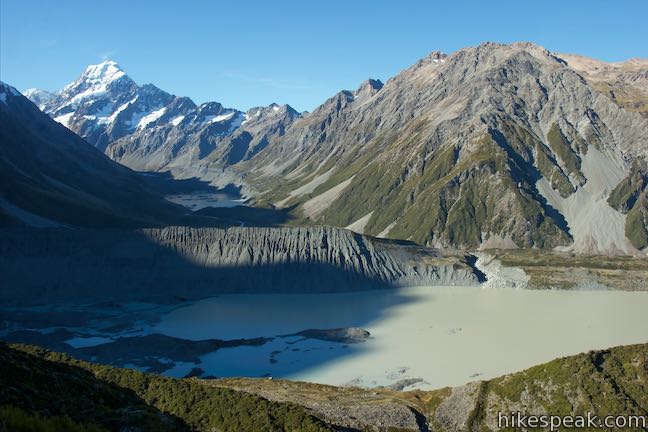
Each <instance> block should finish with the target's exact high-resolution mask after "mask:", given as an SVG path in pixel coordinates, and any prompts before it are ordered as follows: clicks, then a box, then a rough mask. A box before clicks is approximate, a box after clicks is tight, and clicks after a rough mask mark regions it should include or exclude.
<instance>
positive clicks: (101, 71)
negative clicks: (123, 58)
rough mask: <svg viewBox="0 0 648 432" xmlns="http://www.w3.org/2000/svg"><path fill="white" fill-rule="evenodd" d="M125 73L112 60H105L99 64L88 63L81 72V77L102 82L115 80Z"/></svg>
mask: <svg viewBox="0 0 648 432" xmlns="http://www.w3.org/2000/svg"><path fill="white" fill-rule="evenodd" d="M124 75H126V72H124V70H123V69H122V68H121V67H120V66H119V65H118V64H117V62H115V61H112V60H106V61H104V62H101V63H99V64H95V65H89V66H88V67H87V68H86V70H85V71H84V72H83V74H82V77H84V78H87V79H92V80H97V81H102V82H111V81H115V80H116V79H119V78H121V77H123V76H124Z"/></svg>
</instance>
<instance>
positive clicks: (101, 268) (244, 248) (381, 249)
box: [0, 227, 477, 303]
mask: <svg viewBox="0 0 648 432" xmlns="http://www.w3.org/2000/svg"><path fill="white" fill-rule="evenodd" d="M0 256H2V260H1V262H0V271H1V272H2V274H3V275H4V276H3V279H4V280H5V281H6V282H7V283H3V284H2V288H1V289H0V297H1V298H2V299H3V301H12V302H18V303H20V302H25V303H29V302H48V301H56V300H65V301H72V302H74V301H75V300H78V301H79V302H89V301H94V300H96V301H99V300H109V299H121V300H128V299H131V300H132V299H138V298H140V299H141V298H148V299H153V300H155V299H163V300H164V299H169V298H171V297H173V296H181V297H186V298H198V297H205V296H209V295H215V294H219V293H236V292H309V293H312V292H339V291H352V290H370V289H381V288H390V287H394V286H398V285H402V284H430V285H435V284H436V285H439V284H443V285H447V284H453V283H456V284H463V285H465V284H473V283H477V277H476V275H475V274H474V273H473V269H472V268H471V267H470V266H469V265H468V264H467V263H466V261H465V259H464V258H463V257H462V256H461V255H459V256H457V257H452V256H440V255H437V254H436V253H435V252H434V251H431V250H426V249H422V248H419V247H416V246H403V245H398V244H395V243H392V242H385V241H380V240H375V239H370V238H367V237H363V236H361V235H359V234H355V233H352V232H350V231H346V230H340V229H335V228H324V227H313V228H230V229H226V230H223V229H213V228H186V227H171V228H164V229H146V230H141V231H118V230H57V229H52V230H19V229H18V230H3V232H2V236H0Z"/></svg>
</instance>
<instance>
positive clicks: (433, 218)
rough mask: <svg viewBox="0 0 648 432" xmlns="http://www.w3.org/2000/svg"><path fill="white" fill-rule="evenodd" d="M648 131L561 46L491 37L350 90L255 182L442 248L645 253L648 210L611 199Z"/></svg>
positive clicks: (266, 156) (285, 140) (286, 199)
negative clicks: (561, 54) (641, 230)
mask: <svg viewBox="0 0 648 432" xmlns="http://www.w3.org/2000/svg"><path fill="white" fill-rule="evenodd" d="M647 140H648V120H647V119H645V118H644V117H642V116H641V115H640V114H637V113H634V112H630V111H628V110H626V109H624V108H621V107H619V106H618V105H617V104H615V103H614V102H612V101H611V100H610V99H609V98H608V97H606V96H604V95H602V94H601V93H600V92H599V91H598V90H596V89H595V88H593V87H592V86H591V85H590V84H589V83H588V82H587V81H586V80H585V79H584V78H583V77H582V76H581V75H579V73H578V72H576V71H575V70H574V69H572V68H570V67H569V66H568V65H567V64H566V62H565V61H564V60H562V59H560V58H558V57H556V56H555V55H554V54H552V53H551V52H549V51H547V50H546V49H544V48H542V47H539V46H537V45H533V44H529V43H516V44H512V45H501V44H494V43H486V44H482V45H480V46H478V47H474V48H466V49H462V50H459V51H457V52H456V53H453V54H452V55H450V56H445V55H443V54H441V53H433V54H431V55H430V56H428V57H427V58H425V59H423V60H421V61H420V62H418V63H417V64H416V65H414V66H412V67H410V68H409V69H407V70H405V71H403V72H402V73H400V74H399V75H397V76H396V77H394V78H392V79H390V80H389V81H387V83H385V85H384V86H382V87H381V86H380V85H375V83H373V82H371V81H369V82H367V83H365V84H363V86H362V87H361V88H360V89H358V90H357V91H356V92H341V93H339V94H337V95H336V96H334V97H333V98H331V99H329V100H328V101H326V102H325V103H324V104H323V105H321V106H320V107H319V108H317V109H316V110H315V111H313V112H312V113H311V114H309V115H307V116H305V117H304V118H302V119H300V120H297V121H296V122H295V123H294V124H293V125H292V127H290V128H289V129H288V131H287V132H286V134H285V135H284V136H283V137H279V138H278V139H276V140H275V141H274V142H272V143H271V145H269V146H268V147H267V148H266V149H265V150H264V151H262V152H261V153H260V154H259V155H258V156H257V157H256V158H255V159H254V160H253V161H252V163H251V164H249V165H248V170H249V171H250V172H251V173H253V174H252V175H250V177H248V180H249V181H250V182H251V183H252V184H254V185H255V186H256V188H257V189H258V190H259V191H260V194H261V197H262V198H263V199H265V200H266V201H267V202H269V203H275V205H277V206H279V207H288V206H296V208H297V213H298V214H300V215H301V216H302V218H303V221H302V222H303V223H313V222H315V223H325V224H331V225H336V226H348V227H349V228H351V229H355V230H356V231H360V232H364V233H368V234H372V235H378V236H388V237H392V238H402V239H411V240H414V241H416V242H419V243H423V244H428V245H435V246H459V247H541V248H554V247H559V248H562V249H566V250H573V251H577V252H589V253H623V254H637V253H639V252H638V249H640V248H642V247H644V244H643V243H642V241H641V240H640V241H637V239H636V238H634V237H633V236H629V237H630V238H628V237H626V234H625V233H626V232H627V231H631V232H632V231H636V229H627V228H626V221H632V220H636V219H640V218H639V216H635V219H632V218H631V217H630V215H629V214H628V216H626V215H625V214H623V212H622V211H619V210H617V209H616V208H613V206H611V205H609V204H608V203H607V199H608V197H609V196H610V192H612V191H613V190H614V189H615V188H616V187H617V186H619V185H620V184H621V182H622V180H624V178H628V176H631V163H632V161H633V160H639V161H640V160H643V158H645V156H646V153H647V150H648V147H646V143H647ZM635 183H636V182H635ZM644 214H645V212H644V213H641V215H644ZM642 217H643V216H642ZM644 220H645V219H642V222H643V221H644ZM628 223H631V222H628ZM639 237H641V235H639Z"/></svg>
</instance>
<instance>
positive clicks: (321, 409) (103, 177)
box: [0, 42, 648, 432]
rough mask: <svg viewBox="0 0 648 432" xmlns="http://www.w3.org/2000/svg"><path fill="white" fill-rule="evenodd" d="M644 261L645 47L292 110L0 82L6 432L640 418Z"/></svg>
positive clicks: (493, 58)
mask: <svg viewBox="0 0 648 432" xmlns="http://www.w3.org/2000/svg"><path fill="white" fill-rule="evenodd" d="M647 254H648V60H645V59H630V60H627V61H624V62H618V63H606V62H602V61H598V60H595V59H591V58H587V57H583V56H579V55H574V54H562V53H558V52H552V51H549V50H547V49H545V48H543V47H541V46H539V45H536V44H533V43H527V42H520V43H513V44H499V43H491V42H487V43H483V44H481V45H479V46H475V47H468V48H464V49H460V50H458V51H456V52H453V53H450V54H445V53H441V52H432V53H431V54H429V55H428V56H427V57H425V58H423V59H421V60H419V61H418V62H417V63H416V64H414V65H412V66H410V67H409V68H407V69H405V70H403V71H401V72H400V73H398V74H397V75H395V76H393V77H392V78H390V79H388V80H386V82H384V83H383V82H381V81H379V80H377V79H367V80H366V81H364V82H363V83H362V84H360V85H359V87H358V88H357V89H355V90H342V91H340V92H339V93H337V94H335V95H333V96H331V97H330V98H329V99H327V100H326V101H324V102H323V103H322V104H321V105H319V106H318V107H316V108H315V109H314V110H313V111H312V112H298V111H296V110H295V109H293V108H292V107H291V106H289V105H278V104H274V103H273V104H271V105H268V106H259V107H254V108H251V109H248V110H246V111H242V110H238V109H236V108H228V107H224V106H223V105H222V104H221V103H219V102H207V103H202V104H200V105H197V104H196V103H194V101H192V100H191V99H190V98H188V97H184V96H175V95H172V94H169V93H167V92H165V91H164V90H161V89H159V88H158V87H156V86H155V85H153V84H144V85H140V84H138V83H136V82H135V81H133V80H132V79H131V78H130V77H129V76H128V74H127V72H126V71H125V70H124V69H123V68H122V67H121V66H120V65H118V64H117V63H116V62H114V61H104V62H102V63H100V64H96V65H91V66H88V67H87V68H86V69H85V71H83V73H82V74H81V75H80V76H79V77H78V78H77V79H76V80H74V81H73V82H71V83H70V84H68V85H66V86H65V87H63V88H62V89H60V90H58V91H53V92H51V91H47V90H42V89H35V88H32V89H29V90H26V91H24V92H22V93H21V92H19V91H18V90H16V89H15V88H14V87H12V86H11V85H10V83H2V82H0V275H1V276H0V281H1V283H0V302H1V303H0V339H1V340H2V341H4V342H0V363H2V366H0V431H2V430H4V429H3V427H4V428H8V429H7V430H39V431H50V430H69V431H76V430H93V431H94V430H97V431H105V430H108V431H160V430H187V431H266V430H267V431H457V432H458V431H495V430H499V428H498V427H499V426H498V423H497V421H498V413H506V414H508V413H511V412H514V411H522V412H529V413H533V414H554V415H583V414H585V413H588V412H589V413H593V414H596V415H598V416H600V417H603V416H605V415H608V414H620V413H624V414H633V415H638V416H641V415H643V416H646V413H648V399H647V398H646V396H645V395H646V394H648V337H647V336H646V335H648V315H647V314H645V310H646V308H647V307H648V257H647ZM538 365H539V366H538ZM269 378H270V379H269ZM24 425H30V426H29V427H31V428H32V429H29V428H27V429H25V427H26V426H24ZM21 427H22V428H23V429H20V428H21ZM511 430H517V429H511ZM633 430H648V427H647V426H646V425H645V424H644V425H643V426H640V427H638V428H636V429H633Z"/></svg>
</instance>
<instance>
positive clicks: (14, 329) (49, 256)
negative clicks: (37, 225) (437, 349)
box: [0, 228, 415, 376]
mask: <svg viewBox="0 0 648 432" xmlns="http://www.w3.org/2000/svg"><path fill="white" fill-rule="evenodd" d="M260 229H262V228H260ZM187 235H188V236H191V234H187ZM329 241H331V240H329ZM212 245H213V244H212V243H210V242H209V241H208V239H207V240H206V241H204V242H202V241H199V242H196V243H189V244H186V243H185V244H184V246H183V245H177V244H176V245H175V246H169V245H165V244H161V243H160V242H158V241H156V240H154V239H153V238H151V237H150V236H148V235H147V234H146V231H145V230H144V231H126V230H113V229H105V230H70V229H39V230H37V229H5V230H0V257H1V259H0V274H2V275H3V276H2V278H3V283H2V284H0V304H2V305H3V307H2V308H0V335H2V338H3V339H5V340H8V341H11V342H23V343H35V344H39V345H42V346H46V347H48V348H51V349H56V350H59V351H64V352H66V353H69V354H71V355H73V356H78V357H80V358H84V359H87V360H92V361H98V362H103V363H107V364H113V365H119V366H123V365H127V364H130V365H136V366H138V367H141V368H147V369H149V370H156V371H165V370H167V369H169V368H172V367H173V366H174V363H175V362H195V363H196V365H195V366H196V367H200V363H201V358H200V357H201V356H203V355H207V354H209V353H213V352H215V351H218V352H220V351H219V350H225V351H227V350H229V349H230V348H234V347H236V348H235V349H236V350H243V351H241V352H240V355H242V356H243V357H244V358H250V357H254V356H259V355H261V356H265V357H263V359H264V360H263V362H264V364H268V365H271V364H274V365H275V366H274V369H273V370H276V371H279V372H280V373H281V374H282V375H283V376H289V375H292V374H295V373H298V372H300V371H303V370H306V369H310V368H313V367H317V366H321V365H322V364H325V363H327V362H333V361H336V360H339V359H340V358H342V357H347V356H353V355H356V354H359V353H361V352H363V351H364V350H365V349H366V348H364V344H362V343H355V344H351V346H349V345H348V344H344V343H336V342H330V341H329V342H327V343H325V344H324V342H322V341H315V342H313V340H311V339H309V341H305V342H304V341H303V339H304V338H302V342H300V345H294V346H292V345H291V344H292V343H295V341H292V340H289V339H287V338H285V337H283V338H281V337H275V336H277V335H280V334H287V333H288V332H286V331H284V332H281V333H279V332H277V333H272V332H270V333H268V332H269V330H268V322H266V321H265V320H266V319H267V320H273V319H275V318H276V317H280V318H281V319H282V320H283V321H284V322H288V323H289V324H290V323H293V322H294V323H295V327H294V328H291V329H290V331H291V332H293V333H294V332H298V331H302V330H307V329H310V328H313V326H314V325H315V326H320V327H319V328H328V329H333V328H340V327H363V326H365V325H367V324H368V323H370V322H375V321H376V320H379V319H380V318H381V317H382V316H384V315H386V314H387V313H388V311H389V309H391V308H393V307H395V306H397V305H399V304H403V303H407V302H411V301H414V300H415V299H414V298H412V297H408V296H405V295H404V294H402V293H401V292H399V291H397V290H395V289H393V288H395V286H394V284H393V283H391V282H390V281H388V280H384V279H383V277H381V276H379V275H377V274H374V273H373V272H372V271H371V269H361V270H360V271H356V270H354V269H351V268H345V267H344V265H345V263H346V261H345V260H344V259H342V260H341V261H339V262H340V264H339V265H334V264H329V263H323V262H312V261H311V262H308V261H306V260H300V258H299V256H293V257H292V258H290V257H288V259H287V260H286V261H285V262H278V263H267V262H258V263H255V262H253V260H248V261H247V263H246V264H244V265H223V266H211V265H210V264H209V263H206V262H204V261H200V260H199V259H197V258H196V255H193V256H192V255H191V253H192V252H193V251H195V250H196V249H200V250H203V249H207V250H208V249H209V248H210V247H212ZM320 247H327V246H326V245H324V244H322V245H321V246H320ZM243 250H244V252H241V253H248V252H253V251H248V250H247V249H246V248H243ZM237 253H238V252H237ZM357 253H359V254H360V255H364V254H367V253H368V252H367V251H366V250H363V249H361V250H359V251H358V252H357ZM370 259H371V257H368V256H367V257H364V258H362V259H361V260H360V262H364V263H367V262H368V261H369V260H370ZM242 261H246V260H242ZM363 265H366V264H363ZM367 290H372V291H375V294H372V295H371V296H366V295H362V296H358V297H357V298H354V299H349V300H348V303H347V304H340V303H339V301H340V300H339V299H335V300H334V301H333V300H331V301H328V300H326V299H325V300H322V297H321V296H313V297H312V298H311V297H307V298H305V299H303V301H300V302H297V303H295V304H294V307H293V306H286V307H284V306H281V305H280V302H275V303H274V304H275V306H267V307H266V306H265V303H263V302H261V303H258V302H257V304H256V307H240V308H238V309H237V308H236V307H238V306H240V305H241V304H243V303H245V302H243V303H240V304H238V305H235V306H233V307H232V308H229V309H226V311H227V313H229V314H230V315H229V318H230V319H226V318H224V317H223V316H222V313H221V314H220V315H214V312H211V311H210V310H209V309H207V310H206V311H205V310H203V315H201V318H200V319H202V321H199V322H195V316H189V319H194V322H193V325H198V326H199V327H198V328H199V329H205V328H206V329H209V328H211V327H216V326H218V333H217V334H218V335H219V337H218V339H216V338H214V337H213V334H214V333H211V334H209V332H208V334H209V335H208V334H205V335H197V334H193V333H191V332H190V333H189V334H182V335H181V336H178V334H180V333H182V332H181V331H179V330H177V329H176V330H173V329H172V330H173V331H170V333H172V334H169V335H166V336H162V337H159V335H158V336H155V335H154V334H142V333H140V334H136V335H135V336H133V337H127V336H126V335H125V334H124V333H127V330H133V329H134V328H135V329H137V327H130V328H129V327H128V326H126V327H124V326H123V325H122V324H123V323H124V322H128V319H125V318H124V317H126V316H127V315H128V314H129V313H131V309H130V306H129V305H131V304H134V303H136V302H150V303H157V304H159V305H161V306H160V309H159V314H160V315H161V314H163V313H168V312H169V310H172V309H173V305H176V306H178V305H183V306H187V305H190V304H191V303H193V302H194V301H196V300H199V299H205V298H208V297H213V296H218V295H221V294H243V293H245V294H261V293H263V294H298V293H309V294H310V293H346V292H350V291H367ZM286 298H287V299H290V298H292V297H291V296H288V297H286ZM223 299H226V298H223ZM214 300H215V301H217V302H218V301H220V300H219V299H214ZM268 304H270V303H268ZM278 304H279V305H278ZM162 305H164V307H162ZM170 305H171V306H170ZM277 305H278V306H277ZM34 307H37V308H36V309H35V308H34ZM68 311H69V312H68ZM75 314H77V315H76V319H75ZM98 317H100V318H101V317H103V320H104V322H103V323H102V328H101V329H99V328H93V329H92V330H90V329H89V328H88V326H90V327H91V326H92V323H93V322H96V321H97V320H98ZM106 317H108V318H107V319H106ZM111 317H112V318H111ZM133 317H134V318H133V319H132V320H131V322H130V324H131V325H134V324H135V323H136V321H137V319H138V318H141V317H138V316H137V314H136V313H133ZM311 317H324V318H322V319H319V320H315V321H312V320H311V319H310V318H311ZM113 318H114V321H111V320H112V319H113ZM159 318H160V316H159V315H158V316H157V317H152V321H153V322H154V321H155V320H156V319H159ZM147 319H151V316H150V314H149V316H148V317H147ZM237 322H238V323H241V322H245V323H246V325H248V326H249V329H251V330H250V332H256V329H258V333H255V334H250V335H249V336H240V335H239V333H240V329H239V328H237V327H236V326H237V325H238V324H237ZM312 322H315V323H316V324H311V323H312ZM110 324H112V327H114V328H113V329H112V330H111V329H110V327H111V325H110ZM179 325H182V322H180V323H179ZM120 326H121V328H120ZM228 326H231V328H228ZM55 329H59V330H55ZM52 330H54V331H52ZM99 330H100V331H99ZM43 332H45V333H47V334H43ZM228 335H230V336H228ZM90 336H100V337H105V338H109V339H112V340H108V339H107V341H108V342H107V343H105V344H101V345H98V346H96V347H95V348H93V347H88V348H83V347H78V348H74V347H73V346H71V345H69V344H67V343H65V341H67V340H69V339H73V338H79V337H81V338H83V337H90ZM131 336H132V333H131ZM261 336H263V337H265V338H268V339H267V340H260V339H258V337H261ZM172 337H176V339H175V340H174V339H173V338H172ZM198 339H201V340H198ZM306 339H308V338H306ZM289 345H291V346H290V347H289ZM178 346H182V347H183V349H182V350H178V349H177V347H178ZM226 347H229V348H226ZM259 347H261V350H259ZM299 347H301V348H299ZM300 349H304V350H305V351H313V350H320V351H319V353H318V354H317V355H309V356H308V358H307V359H306V360H304V361H299V358H298V357H299V356H300V354H299V353H298V351H299V350H300ZM246 350H247V351H246ZM279 350H281V351H282V352H283V351H285V352H286V356H288V354H290V357H291V361H286V362H282V359H281V356H277V354H276V351H279ZM210 355H212V354H210ZM295 358H297V360H295ZM163 359H167V360H169V359H170V362H168V361H167V360H163ZM292 360H295V361H292ZM277 363H278V364H277ZM257 367H258V365H254V366H251V369H250V372H249V374H250V375H252V376H260V375H265V374H266V373H268V372H266V371H265V370H257ZM252 371H256V373H253V372H252ZM243 372H245V373H246V374H247V373H248V371H247V370H245V369H244V370H243ZM269 373H272V370H270V372H269ZM210 374H211V375H217V376H227V375H232V374H242V373H241V369H240V368H238V369H237V368H234V369H232V370H229V371H228V370H223V371H218V370H213V371H210Z"/></svg>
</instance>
